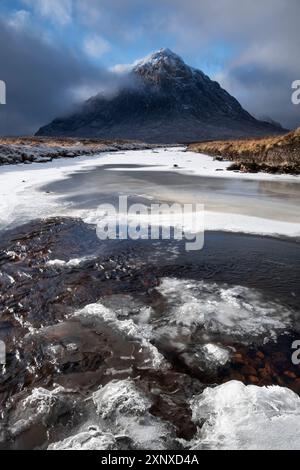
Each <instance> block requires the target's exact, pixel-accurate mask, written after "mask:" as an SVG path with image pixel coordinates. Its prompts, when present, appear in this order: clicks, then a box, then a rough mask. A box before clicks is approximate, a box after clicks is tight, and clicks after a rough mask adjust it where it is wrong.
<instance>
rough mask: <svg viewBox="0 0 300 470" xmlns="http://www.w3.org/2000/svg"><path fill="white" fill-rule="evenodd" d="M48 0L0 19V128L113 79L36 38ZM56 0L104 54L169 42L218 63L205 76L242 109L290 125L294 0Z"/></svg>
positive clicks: (299, 47)
mask: <svg viewBox="0 0 300 470" xmlns="http://www.w3.org/2000/svg"><path fill="white" fill-rule="evenodd" d="M56 3H57V1H56V0H55V2H54V1H53V0H51V1H50V0H39V1H38V3H37V1H36V0H34V1H33V0H23V4H24V5H26V6H28V5H31V6H35V9H34V13H33V18H34V19H33V21H34V24H32V27H31V25H29V26H28V25H27V26H26V27H24V28H20V27H16V26H13V24H12V23H11V24H9V22H8V21H6V23H5V22H4V20H1V19H0V79H2V80H5V81H6V82H7V89H8V104H7V105H6V106H2V107H0V133H2V134H3V133H12V132H13V133H23V134H24V133H30V132H33V131H35V130H36V129H37V128H38V127H40V126H41V125H43V124H45V123H47V122H49V121H50V120H51V119H52V118H54V117H56V116H58V115H61V114H63V113H65V112H67V111H68V110H69V109H70V107H71V106H72V105H73V103H74V101H76V99H75V98H76V96H77V99H79V98H80V97H81V98H83V97H88V95H89V94H94V93H95V92H96V91H98V90H101V89H102V88H104V89H107V88H108V89H109V88H111V87H112V88H114V87H115V86H117V82H118V78H117V77H116V76H115V75H114V74H112V73H110V72H108V71H105V70H104V69H102V70H101V69H100V70H99V68H97V67H95V66H93V65H92V64H91V62H89V61H88V58H87V56H85V55H84V53H83V52H82V53H80V52H79V51H78V50H77V51H75V52H74V50H71V49H69V48H68V47H66V45H64V47H61V46H60V45H59V44H58V43H57V44H53V43H50V42H49V41H47V40H46V39H42V38H43V36H42V35H41V34H39V33H38V32H37V24H38V18H39V17H38V16H37V15H39V14H40V15H44V16H41V18H42V19H45V15H46V14H47V15H46V17H47V19H49V20H50V22H51V24H52V25H53V24H54V23H55V21H58V18H57V8H56V7H55V5H56ZM58 3H59V5H60V8H61V9H62V8H63V7H65V8H66V11H65V13H64V14H63V12H64V10H62V13H61V16H62V18H67V19H68V24H72V25H76V27H77V28H80V32H81V33H82V34H83V36H84V35H86V36H88V35H93V34H98V35H99V36H100V37H103V38H105V39H106V40H107V41H108V43H109V44H110V46H111V52H110V53H109V54H110V58H111V60H112V58H113V59H114V60H116V61H117V62H125V63H127V62H128V60H129V59H130V60H133V59H138V58H139V57H140V56H142V55H144V54H146V53H149V52H151V50H155V49H157V48H159V47H170V48H172V49H174V50H175V52H177V53H179V54H181V55H182V56H183V58H184V59H186V61H187V62H188V63H190V64H192V65H197V66H199V67H200V68H204V71H205V72H209V68H211V69H212V70H214V69H216V70H218V72H215V71H213V72H212V73H210V75H211V74H212V75H213V76H212V78H214V79H217V80H218V81H219V82H220V83H221V85H222V86H223V87H224V88H226V89H227V90H228V91H229V92H230V93H231V94H233V95H234V96H236V97H237V98H238V99H239V100H240V101H241V103H242V105H243V106H244V107H245V108H246V109H248V110H249V111H250V112H251V113H252V114H254V115H256V116H270V117H271V118H273V119H274V120H276V121H279V122H281V123H282V124H283V125H284V126H286V127H296V126H299V125H300V106H295V105H292V103H291V94H292V90H291V84H292V82H293V81H294V80H297V79H300V64H299V51H300V33H299V18H300V1H299V0H289V1H286V0H263V1H258V0H252V1H243V2H242V1H240V0H218V1H217V2H216V1H211V0H201V1H200V0H199V1H195V0H185V1H184V2H183V1H182V0H143V2H141V1H140V0H89V1H86V0H64V1H63V2H62V1H61V2H58ZM38 7H39V8H38ZM46 7H47V8H46ZM50 7H51V8H50ZM34 15H35V16H34ZM20 19H22V15H21V17H20V18H19V20H20ZM25 19H26V18H25ZM58 23H59V27H60V28H63V25H62V22H58ZM34 31H35V33H34ZM91 37H92V36H91ZM64 44H66V42H65V43H64ZM212 64H213V67H210V66H211V65H212ZM74 90H77V94H74V93H72V92H74ZM80 92H82V93H80Z"/></svg>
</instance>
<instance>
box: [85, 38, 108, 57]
mask: <svg viewBox="0 0 300 470" xmlns="http://www.w3.org/2000/svg"><path fill="white" fill-rule="evenodd" d="M83 48H84V51H85V52H86V53H87V54H88V55H89V56H90V57H92V58H93V59H99V58H100V57H102V56H103V55H104V54H106V52H109V51H110V49H111V46H110V44H109V42H107V41H106V40H105V39H103V38H102V37H101V36H99V35H93V36H89V37H87V38H86V39H85V41H84V44H83Z"/></svg>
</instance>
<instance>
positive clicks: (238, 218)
mask: <svg viewBox="0 0 300 470" xmlns="http://www.w3.org/2000/svg"><path fill="white" fill-rule="evenodd" d="M108 164H109V165H115V168H114V169H112V170H109V171H114V170H117V169H119V170H120V168H122V165H131V164H132V165H140V167H141V168H142V169H143V171H152V172H153V171H157V172H165V171H172V172H175V173H176V174H178V175H179V178H180V174H181V173H184V174H194V175H198V176H207V177H208V178H209V177H213V178H219V177H222V178H229V179H230V178H232V179H241V180H243V179H251V180H260V181H284V182H286V183H288V182H299V181H300V179H299V177H298V176H289V175H269V174H264V173H259V174H241V173H233V172H227V171H225V170H226V168H227V166H228V165H229V163H226V162H217V161H214V160H213V159H212V158H211V157H208V156H205V155H201V154H196V153H192V152H184V148H178V147H176V148H165V149H158V150H141V151H126V152H117V153H112V154H109V153H107V154H99V155H97V156H93V157H78V158H77V159H76V160H69V159H61V160H56V161H53V162H49V163H44V164H39V163H33V164H31V165H25V164H22V165H11V166H6V167H1V168H0V229H3V228H7V227H8V226H9V225H10V224H14V225H16V224H18V225H20V224H22V223H24V222H26V221H28V220H32V219H34V218H40V217H48V216H62V215H64V216H75V217H82V218H83V219H84V220H85V221H87V222H89V221H91V220H93V215H94V214H93V212H95V211H91V210H88V209H86V210H81V211H78V210H77V211H76V210H74V208H73V207H72V203H67V202H65V201H62V197H59V196H58V195H56V194H47V193H45V192H40V191H38V188H39V187H41V186H43V185H45V184H47V183H50V182H53V181H58V180H63V179H65V178H67V177H68V176H69V174H70V173H74V172H78V171H82V170H87V169H92V168H94V167H101V166H103V165H108ZM175 165H177V166H178V167H175ZM140 167H139V168H128V167H126V168H122V171H124V172H134V171H140V170H141V168H140ZM218 170H224V171H218ZM121 189H122V188H120V190H121ZM145 197H148V198H149V199H151V197H153V195H150V194H148V195H147V194H145ZM176 202H178V201H176ZM250 202H251V201H250ZM99 204H101V201H99ZM227 210H228V209H227ZM274 219H275V217H274ZM205 228H206V230H225V231H234V232H246V233H256V234H265V235H275V234H276V235H287V236H300V226H299V224H298V223H294V222H293V223H292V222H287V221H280V220H270V218H266V219H263V218H258V217H253V216H249V215H243V214H238V213H228V212H226V213H225V212H221V211H220V212H218V211H217V209H216V210H215V211H206V212H205Z"/></svg>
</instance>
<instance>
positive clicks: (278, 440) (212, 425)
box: [191, 382, 300, 450]
mask: <svg viewBox="0 0 300 470" xmlns="http://www.w3.org/2000/svg"><path fill="white" fill-rule="evenodd" d="M191 408H192V411H193V421H194V422H195V423H196V424H197V425H199V430H198V433H197V436H196V438H194V441H193V443H192V446H191V448H192V449H193V450H204V449H214V450H275V449H276V450H299V449H300V398H299V397H298V395H296V394H295V393H294V392H292V391H291V390H288V389H286V388H281V387H275V386H274V387H264V388H260V387H256V386H245V385H243V384H242V383H240V382H229V383H226V384H225V385H221V386H219V387H216V388H206V389H205V391H204V392H203V394H201V395H198V396H196V397H194V399H193V400H192V401H191ZM203 422H204V424H203ZM202 425H203V426H202ZM200 426H202V428H201V429H200Z"/></svg>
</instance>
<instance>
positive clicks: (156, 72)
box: [37, 49, 282, 143]
mask: <svg viewBox="0 0 300 470" xmlns="http://www.w3.org/2000/svg"><path fill="white" fill-rule="evenodd" d="M124 83H125V85H124V87H121V88H119V90H118V91H117V92H116V93H115V94H114V95H113V96H103V95H100V94H99V95H97V96H95V97H92V98H91V99H89V100H88V101H87V102H85V103H84V104H83V105H82V106H81V107H80V108H79V109H78V110H77V111H76V112H75V113H74V114H72V115H70V116H68V117H63V118H58V119H55V120H54V121H53V122H52V123H51V124H49V125H47V126H45V127H42V128H41V129H40V130H39V131H38V133H37V135H40V136H56V137H57V136H70V137H75V136H76V137H97V138H105V139H116V138H119V139H120V138H121V139H134V140H136V139H139V140H143V141H148V142H161V143H181V142H193V141H199V140H205V139H217V138H236V137H241V136H259V135H260V136H261V135H268V134H270V135H271V134H280V133H281V132H282V129H281V128H280V127H278V126H276V125H275V124H272V123H268V122H263V121H259V120H257V119H255V118H254V117H253V116H251V115H250V114H249V113H248V112H247V111H245V110H244V109H243V108H242V106H241V105H240V104H239V102H238V101H237V100H236V99H235V98H233V97H232V96H231V95H229V93H227V92H226V91H225V90H223V89H222V88H221V87H220V85H219V84H218V83H217V82H214V81H212V80H210V78H209V77H207V76H206V75H205V74H204V73H202V72H201V71H200V70H196V69H194V68H192V67H189V66H188V65H186V64H185V63H184V61H183V60H182V59H181V58H180V57H179V56H178V55H176V54H174V53H173V52H172V51H170V50H169V49H161V50H159V51H158V52H155V53H154V54H152V55H151V56H149V57H146V58H145V59H143V60H141V61H139V62H136V63H135V64H134V65H133V66H132V67H131V69H130V71H129V72H128V77H127V78H126V80H125V81H124Z"/></svg>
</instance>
